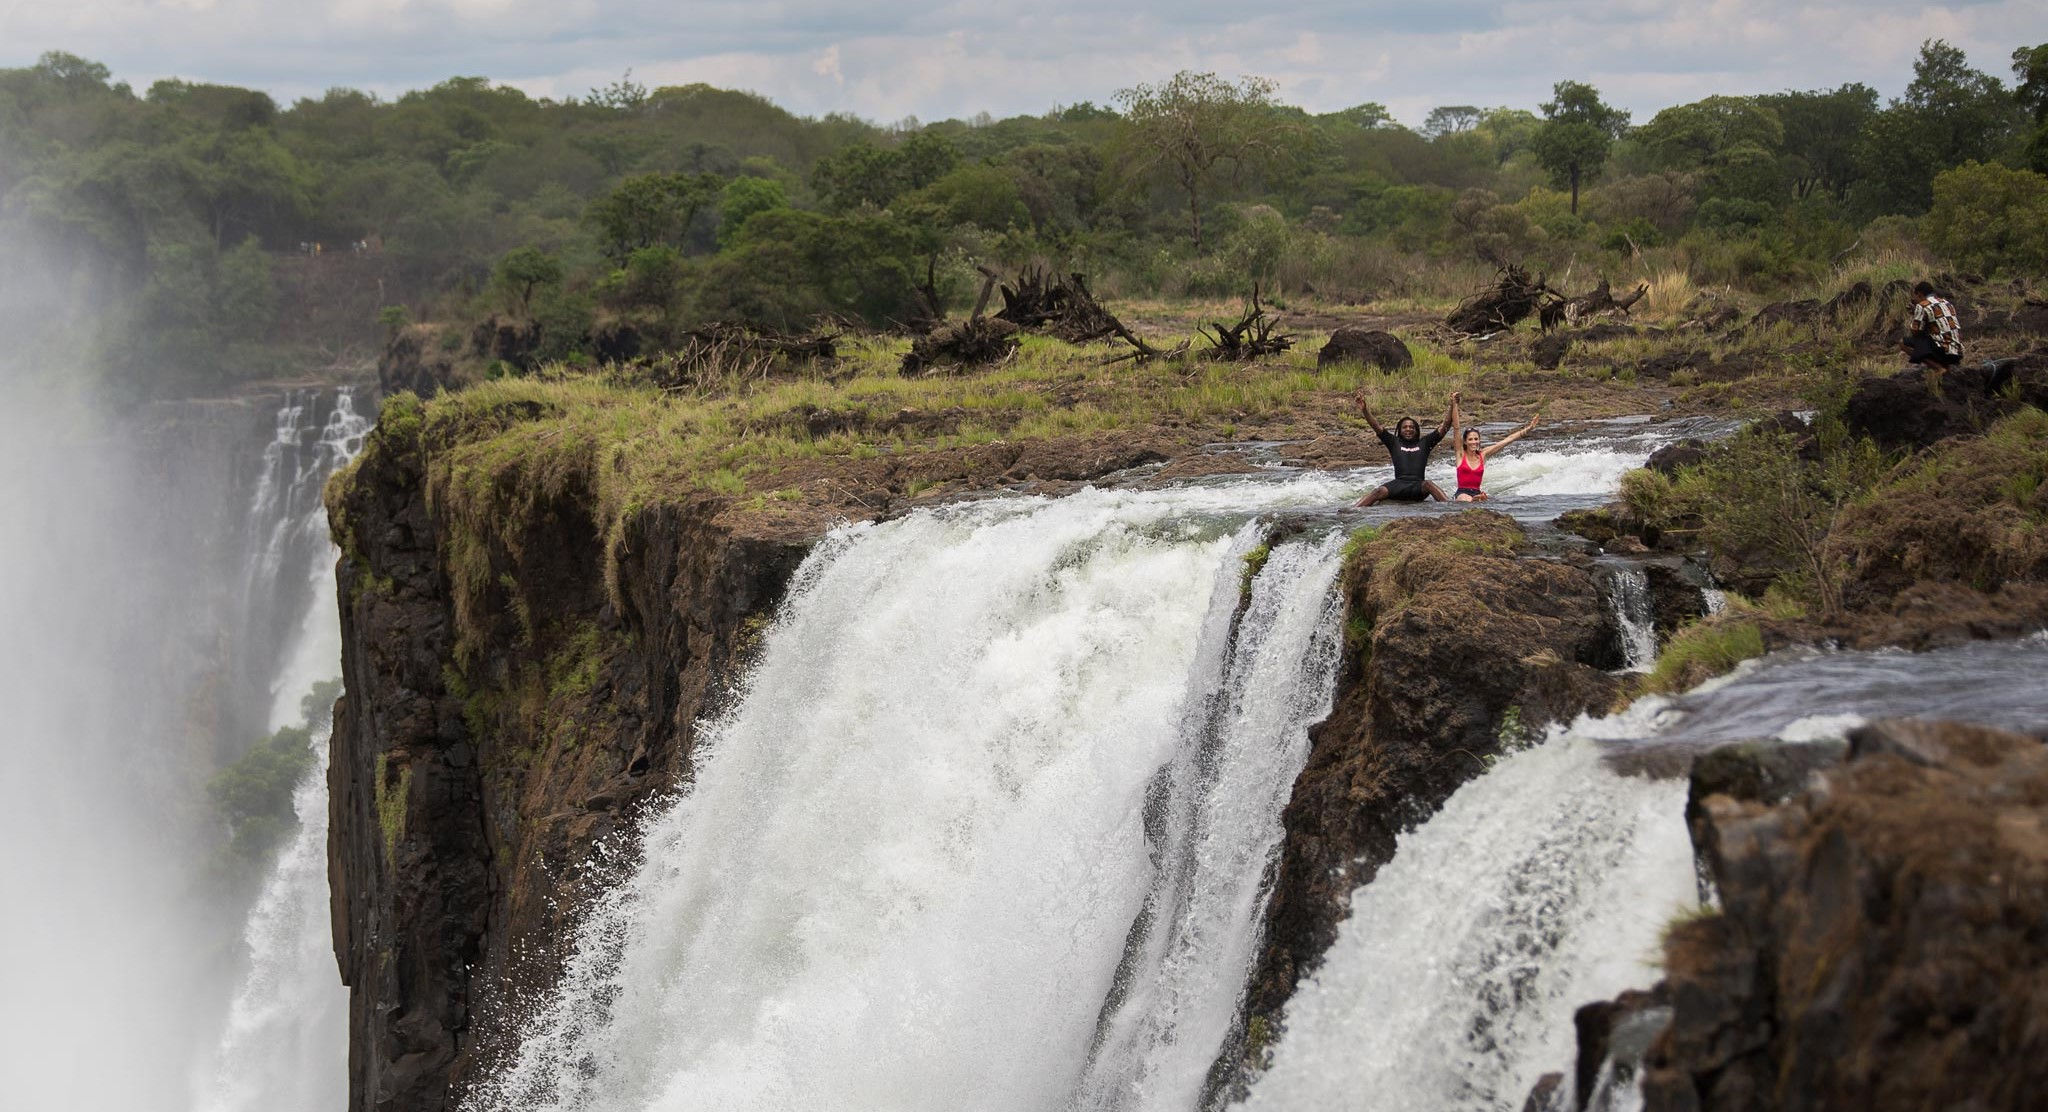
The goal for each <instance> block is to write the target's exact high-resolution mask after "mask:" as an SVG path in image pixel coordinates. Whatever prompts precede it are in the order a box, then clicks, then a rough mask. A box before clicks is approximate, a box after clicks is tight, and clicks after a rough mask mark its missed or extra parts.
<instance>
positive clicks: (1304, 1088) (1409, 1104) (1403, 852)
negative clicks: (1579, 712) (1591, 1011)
mask: <svg viewBox="0 0 2048 1112" xmlns="http://www.w3.org/2000/svg"><path fill="white" fill-rule="evenodd" d="M1651 709H1652V708H1650V707H1647V706H1646V707H1644V708H1643V709H1642V710H1641V711H1632V712H1631V713H1639V714H1648V713H1650V711H1651ZM1596 728H1597V727H1596V725H1595V724H1584V723H1582V724H1581V727H1580V729H1579V732H1577V733H1574V734H1569V735H1567V736H1564V737H1561V738H1554V739H1553V740H1551V741H1549V742H1547V743H1545V744H1542V745H1539V746H1537V747H1535V748H1533V749H1529V750H1525V751H1523V752H1520V753H1516V754H1513V755H1511V756H1508V757H1504V758H1502V759H1501V760H1500V761H1499V762H1498V763H1497V764H1496V765H1495V766H1494V767H1493V768H1492V769H1491V770H1490V771H1488V772H1487V773H1486V774H1485V775H1483V776H1481V777H1480V778H1479V779H1477V780H1475V781H1473V782H1472V783H1470V784H1467V785H1466V786H1465V787H1464V788H1462V789H1460V790H1459V791H1458V793H1457V794H1456V795H1454V796H1452V797H1451V800H1450V802H1449V803H1447V804H1446V805H1445V806H1444V808H1443V810H1442V811H1440V812H1439V813H1438V814H1436V815H1435V816H1434V817H1432V818H1431V819H1430V820H1429V821H1428V822H1427V823H1425V824H1424V825H1423V826H1421V827H1419V828H1418V829H1416V830H1414V831H1412V832H1411V833H1409V834H1407V835H1405V836H1403V838H1402V839H1401V843H1400V848H1399V850H1398V852H1397V853H1396V854H1395V856H1394V859H1393V860H1392V861H1391V862H1389V863H1388V864H1387V865H1386V866H1385V867H1384V868H1382V869H1381V870H1380V871H1379V874H1378V876H1376V877H1375V878H1374V880H1373V882H1372V883H1371V884H1369V885H1367V886H1366V887H1364V888H1362V889H1360V890H1359V891H1358V893H1357V894H1356V895H1355V896H1354V897H1353V899H1352V906H1351V917H1350V919H1348V920H1346V922H1345V923H1344V925H1343V927H1342V928H1341V929H1340V931H1339V933H1338V937H1337V941H1336V943H1335V944H1334V945H1333V946H1332V947H1331V949H1330V952H1329V953H1328V954H1327V955H1325V958H1324V964H1323V965H1322V967H1321V968H1320V969H1319V970H1318V971H1317V972H1316V973H1315V974H1314V975H1313V976H1312V977H1311V978H1310V979H1309V980H1308V981H1306V982H1305V983H1304V984H1303V985H1302V986H1301V987H1300V988H1299V989H1297V990H1296V992H1295V995H1294V998H1293V999H1292V1000H1291V1001H1289V1003H1288V1005H1287V1009H1286V1015H1285V1021H1284V1027H1285V1034H1284V1036H1283V1037H1282V1039H1281V1041H1280V1043H1279V1045H1278V1046H1277V1047H1276V1049H1275V1051H1274V1054H1273V1060H1272V1065H1271V1068H1270V1069H1268V1070H1267V1071H1266V1072H1265V1073H1264V1074H1263V1075H1262V1076H1261V1077H1259V1078H1258V1079H1257V1080H1256V1081H1255V1082H1254V1084H1253V1086H1252V1088H1251V1092H1250V1096H1249V1098H1248V1099H1247V1100H1246V1101H1245V1103H1244V1107H1246V1108H1251V1109H1265V1108H1273V1109H1287V1110H1292V1112H1299V1110H1310V1109H1326V1108H1368V1109H1388V1110H1390V1112H1391V1110H1400V1112H1406V1110H1410V1109H1430V1110H1432V1112H1439V1110H1451V1109H1489V1110H1490V1109H1508V1110H1512V1109H1516V1108H1519V1107H1521V1103H1522V1099H1523V1097H1524V1096H1526V1095H1527V1093H1528V1091H1529V1088H1530V1086H1531V1085H1532V1084H1533V1083H1534V1082H1535V1080H1536V1078H1537V1076H1539V1075H1540V1074H1542V1073H1543V1072H1545V1071H1548V1070H1552V1069H1556V1068H1559V1066H1560V1065H1561V1064H1564V1063H1568V1062H1569V1061H1570V1060H1571V1056H1572V1053H1573V1050H1572V1041H1571V1039H1572V1025H1571V1016H1572V1012H1573V1011H1574V1010H1576V1009H1577V1008H1578V1007H1579V1006H1580V1005H1581V1004H1585V1003H1587V1002H1589V1001H1592V1000H1598V999H1603V998H1606V997H1609V996H1612V995H1614V994H1615V993H1617V992H1619V991H1620V990H1621V989H1623V988H1628V987H1632V986H1636V985H1641V984H1646V983H1648V982H1649V981H1651V980H1653V979H1654V973H1653V971H1652V970H1651V968H1650V963H1651V962H1652V961H1654V960H1655V953H1654V950H1655V944H1656V940H1657V937H1658V931H1659V929H1660V928H1661V927H1662V925H1663V924H1664V923H1665V922H1666V921H1667V920H1668V919H1669V918H1670V916H1671V915H1672V914H1673V913H1674V912H1676V911H1678V910H1680V909H1682V908H1684V907H1686V906H1688V905H1689V904H1690V903H1691V902H1692V901H1693V899H1694V885H1693V871H1692V864H1691V862H1692V845H1691V842H1690V840H1689V839H1688V837H1687V835H1686V830H1685V821H1684V816H1683V812H1684V809H1685V785H1684V783H1683V782H1682V781H1676V780H1664V781H1659V780H1646V779H1631V778H1624V777H1621V776H1617V775H1615V774H1614V773H1612V772H1609V771H1607V769H1606V768H1605V767H1604V766H1603V764H1602V762H1601V750H1600V748H1599V746H1598V744H1597V743H1596V741H1595V740H1594V739H1593V737H1592V736H1591V732H1592V731H1593V730H1595V729H1596Z"/></svg>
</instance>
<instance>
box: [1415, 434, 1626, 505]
mask: <svg viewBox="0 0 2048 1112" xmlns="http://www.w3.org/2000/svg"><path fill="white" fill-rule="evenodd" d="M1644 455H1645V451H1643V450H1638V449H1637V448H1635V447H1633V446H1626V445H1618V444H1612V443H1600V442H1593V443H1585V444H1565V445H1557V446H1548V447H1536V446H1534V445H1530V446H1524V445H1520V444H1517V445H1511V446H1510V447H1508V448H1507V449H1506V450H1504V451H1502V452H1501V453H1499V454H1498V455H1496V456H1494V458H1493V459H1492V460H1490V461H1488V463H1487V465H1486V487H1485V489H1486V491H1487V493H1489V494H1491V495H1493V496H1494V497H1496V498H1499V497H1501V496H1503V495H1516V496H1520V497H1524V498H1526V497H1531V496H1535V495H1545V494H1598V493H1606V492H1611V491H1614V490H1618V489H1620V487H1621V477H1622V476H1623V475H1626V474H1627V473H1629V472H1630V471H1633V470H1635V469H1636V468H1638V467H1641V466H1642V465H1643V458H1644ZM1450 490H1451V488H1450V487H1448V486H1446V487H1445V488H1444V492H1445V493H1446V494H1448V493H1450Z"/></svg>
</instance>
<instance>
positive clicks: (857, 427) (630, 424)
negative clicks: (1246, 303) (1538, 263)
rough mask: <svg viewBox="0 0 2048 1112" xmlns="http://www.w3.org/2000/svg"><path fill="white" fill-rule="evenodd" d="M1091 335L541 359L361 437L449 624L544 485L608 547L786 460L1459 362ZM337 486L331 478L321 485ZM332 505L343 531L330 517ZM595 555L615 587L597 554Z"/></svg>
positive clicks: (1230, 422) (1334, 389)
mask: <svg viewBox="0 0 2048 1112" xmlns="http://www.w3.org/2000/svg"><path fill="white" fill-rule="evenodd" d="M1110 350H1112V349H1109V348H1107V347H1105V346H1102V345H1096V346H1091V347H1076V346H1074V345H1069V344H1065V343H1061V342H1059V341H1057V340H1052V339H1047V338H1043V337H1025V338H1024V340H1023V345H1022V347H1021V349H1020V350H1019V352H1018V353H1017V354H1016V356H1015V357H1013V358H1012V359H1011V360H1009V361H1008V362H1007V363H1005V364H1003V365H1001V366H998V367H994V368H989V369H985V370H981V371H976V372H973V373H966V374H941V375H933V376H929V377H916V378H905V377H904V376H902V375H901V374H899V373H898V372H897V364H898V360H899V359H900V356H901V351H902V344H901V342H900V341H895V342H892V341H888V340H877V339H865V338H863V339H857V340H854V341H852V342H850V343H848V344H846V345H845V355H844V356H843V357H842V358H841V359H840V360H839V361H838V362H837V363H836V364H834V365H831V366H829V367H818V368H813V369H811V370H808V371H806V372H804V373H802V374H800V375H797V376H794V377H776V378H769V379H761V380H751V381H729V382H727V383H725V384H724V385H723V386H722V387H720V388H715V389H711V390H707V391H699V392H665V391H662V390H659V389H656V388H654V387H651V386H645V385H634V384H630V383H622V382H620V381H617V380H614V379H610V378H608V377H606V376H604V375H602V374H595V373H573V372H565V371H562V370H560V369H552V370H549V371H547V372H544V373H542V374H539V375H536V376H534V377H530V378H505V379H497V380H492V381H487V382H483V383H479V384H477V385H475V386H472V387H469V388H467V389H464V390H459V391H454V392H452V393H446V394H442V395H439V396H437V397H435V398H433V399H431V400H428V401H425V402H422V401H420V400H419V399H417V398H415V397H413V396H412V395H409V394H399V395H395V396H393V397H391V398H389V399H386V402H385V406H384V409H383V412H382V413H381V415H380V418H379V427H378V430H377V432H376V434H375V435H373V437H372V439H371V450H372V452H376V451H382V450H385V449H386V448H387V447H389V446H391V445H392V444H394V443H396V444H401V445H408V446H410V445H417V447H418V449H419V450H420V453H421V456H422V462H423V463H424V465H425V469H426V488H427V495H428V498H429V500H430V502H431V503H432V504H434V505H435V506H436V507H437V508H438V510H439V512H441V513H443V514H445V515H446V516H447V517H448V519H449V520H450V521H451V523H452V524H453V525H454V526H455V527H456V528H455V529H454V530H453V532H452V533H451V536H450V541H449V544H450V551H449V552H448V553H447V554H446V556H447V559H448V561H449V564H450V571H451V573H452V576H453V578H454V580H455V582H456V587H457V590H456V592H455V595H456V607H457V611H458V613H457V619H458V624H461V625H463V626H465V627H468V626H473V625H474V623H473V622H471V621H468V620H467V618H468V617H469V616H467V615H465V614H464V613H463V611H464V609H465V608H466V606H469V605H480V604H481V602H480V600H481V599H482V598H483V597H484V595H485V594H486V593H487V590H488V585H489V582H490V578H491V575H492V574H493V573H492V561H491V556H490V548H489V541H488V538H507V537H517V536H519V535H520V533H521V529H520V526H521V523H523V522H526V521H529V520H531V518H532V516H533V515H534V514H535V513H536V512H537V510H538V509H539V508H540V507H542V506H544V505H547V504H549V503H552V502H554V501H555V500H557V499H559V498H562V497H564V496H574V497H575V498H576V499H577V500H579V501H585V502H587V503H590V505H591V510H592V517H593V518H594V520H595V521H596V522H597V524H598V526H599V528H600V529H601V530H603V532H604V535H605V538H606V545H607V548H608V550H609V551H610V552H611V553H612V554H613V555H616V553H617V551H618V542H619V541H620V539H621V538H622V535H623V529H624V526H625V523H626V522H627V521H629V520H630V519H631V518H632V517H633V516H634V515H635V514H636V513H638V512H639V511H640V510H642V509H644V508H646V507H648V506H652V505H658V504H663V503H667V502H675V501H680V500H682V499H684V498H687V497H689V496H690V495H692V494H695V493H699V492H713V493H718V494H726V495H744V494H747V493H749V492H753V493H756V494H758V495H759V496H760V497H761V498H762V499H764V500H766V499H769V498H771V497H772V498H775V499H783V498H787V497H789V495H790V494H791V493H792V491H791V488H789V487H788V486H786V485H785V484H786V483H787V482H788V481H789V480H790V478H791V476H792V475H793V474H799V473H802V472H803V471H804V470H805V469H804V468H803V467H801V466H799V465H801V464H803V463H805V461H814V460H819V459H825V460H869V459H875V458H878V457H883V456H889V455H896V454H908V453H915V452H928V451H934V450H943V449H948V448H956V447H964V446H973V445H978V444H988V443H992V442H995V441H999V440H1035V439H1045V438H1052V437H1060V436H1068V435H1085V434H1090V433H1099V432H1107V431H1112V430H1142V429H1147V428H1155V429H1165V430H1168V431H1169V432H1170V433H1178V434H1181V435H1185V436H1187V437H1188V438H1189V439H1190V440H1198V439H1207V438H1214V437H1228V436H1231V435H1234V434H1235V428H1236V425H1237V423H1238V422H1243V421H1264V420H1273V419H1279V418H1282V417H1285V416H1288V415H1290V414H1305V415H1313V416H1316V417H1321V418H1324V419H1327V418H1329V417H1333V416H1334V415H1336V414H1340V413H1341V414H1349V413H1350V412H1351V406H1350V401H1349V394H1350V393H1351V392H1352V391H1354V390H1356V389H1358V388H1360V387H1362V386H1363V387H1368V388H1369V389H1370V392H1371V395H1372V397H1373V398H1374V401H1375V403H1376V404H1377V405H1378V406H1379V407H1380V408H1381V410H1382V411H1383V412H1386V413H1397V412H1407V411H1410V410H1416V411H1423V410H1433V409H1434V408H1435V407H1436V406H1438V405H1440V404H1441V403H1442V399H1443V397H1444V395H1446V394H1448V393H1449V392H1450V391H1451V390H1453V389H1456V388H1458V386H1459V385H1461V384H1462V383H1463V382H1464V380H1465V379H1466V377H1467V376H1468V375H1469V374H1470V368H1469V367H1468V366H1467V365H1466V364H1464V363H1461V362H1459V361H1457V360H1454V359H1451V358H1449V357H1446V356H1443V355H1439V354H1434V353H1429V352H1424V351H1418V352H1417V353H1416V364H1415V366H1413V367H1411V368H1407V369H1405V370H1403V371H1400V372H1395V373H1392V374H1384V373H1381V372H1377V371H1368V370H1366V369H1364V368H1363V367H1359V366H1356V365H1352V366H1344V367H1333V368H1330V369H1328V370H1318V369H1317V368H1316V367H1315V365H1314V355H1313V354H1312V353H1310V352H1305V351H1298V350H1297V351H1293V352H1289V353H1286V354H1285V355H1283V356H1281V357H1279V358H1275V359H1271V360H1266V361H1263V362H1260V363H1255V364H1227V363H1212V362H1208V361H1205V360H1188V361H1184V362H1159V363H1154V364H1146V365H1134V364H1131V363H1129V362H1125V363H1119V364H1114V365H1111V366H1102V365H1101V360H1102V358H1103V357H1104V355H1105V353H1107V352H1108V351H1110ZM813 427H817V428H821V429H827V430H830V431H824V432H821V433H818V434H813V432H812V431H811V429H812V428H813ZM1361 429H1362V426H1361ZM366 454H367V453H366ZM810 472H811V473H812V474H815V473H816V468H815V467H812V468H811V469H810ZM347 482H348V479H347V477H346V476H341V477H338V478H337V480H336V484H337V485H336V490H339V489H341V488H342V487H343V486H344V485H345V484H346V483H347ZM841 485H843V484H841ZM796 497H799V498H800V497H802V495H801V493H797V494H796ZM339 504H340V500H339V499H338V498H331V499H330V507H338V506H339ZM335 521H336V523H337V535H338V536H340V537H341V538H342V540H343V542H344V544H345V545H346V544H348V543H349V537H348V536H347V526H346V523H345V522H344V521H343V520H342V519H341V517H340V516H338V515H337V516H336V517H335ZM607 565H608V566H607V579H608V581H609V582H608V586H610V587H612V588H613V590H614V593H616V587H617V583H616V578H615V575H616V564H615V561H614V560H607Z"/></svg>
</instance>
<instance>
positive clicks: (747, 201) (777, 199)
mask: <svg viewBox="0 0 2048 1112" xmlns="http://www.w3.org/2000/svg"><path fill="white" fill-rule="evenodd" d="M788 207H789V191H788V190H787V189H784V188H783V187H782V183H781V182H779V181H775V180H774V179H772V178H754V177H745V178H734V179H732V181H731V182H729V183H727V185H726V187H725V191H724V192H723V193H720V194H719V195H718V242H719V244H720V245H721V246H723V245H725V244H729V243H731V242H732V241H733V238H734V237H735V236H737V235H738V234H739V230H740V229H741V228H743V227H745V226H746V223H747V220H748V219H749V218H750V217H752V216H753V215H754V214H755V213H757V212H767V211H768V210H770V209H779V208H788Z"/></svg>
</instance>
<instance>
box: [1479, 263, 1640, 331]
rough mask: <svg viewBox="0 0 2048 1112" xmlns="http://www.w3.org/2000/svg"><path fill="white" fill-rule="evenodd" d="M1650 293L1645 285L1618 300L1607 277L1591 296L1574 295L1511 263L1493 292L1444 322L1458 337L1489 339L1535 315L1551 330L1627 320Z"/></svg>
mask: <svg viewBox="0 0 2048 1112" xmlns="http://www.w3.org/2000/svg"><path fill="white" fill-rule="evenodd" d="M1649 292H1650V284H1649V283H1647V282H1644V283H1641V284H1639V285H1637V286H1636V288H1635V290H1634V291H1633V292H1631V293H1630V294H1629V295H1628V296H1627V297H1624V298H1616V297H1615V296H1614V290H1613V287H1611V286H1610V285H1609V284H1608V282H1607V279H1605V278H1602V279H1600V285H1599V286H1598V287H1596V288H1595V289H1594V290H1593V291H1592V292H1590V293H1584V294H1580V295H1579V296H1577V297H1569V296H1566V295H1565V294H1562V293H1559V292H1558V291H1557V290H1554V289H1552V288H1551V287H1550V286H1549V284H1548V283H1546V282H1545V281H1544V280H1543V278H1542V277H1541V276H1538V277H1535V278H1531V277H1530V276H1529V272H1528V271H1527V270H1524V269H1523V268H1521V267H1519V266H1516V265H1514V264H1513V263H1509V264H1508V265H1506V266H1504V267H1502V268H1501V269H1500V275H1499V277H1498V278H1496V279H1495V281H1494V284H1493V286H1492V287H1491V288H1489V289H1486V290H1483V291H1481V292H1479V293H1477V294H1474V295H1472V296H1471V297H1468V298H1466V299H1465V300H1464V301H1463V302H1461V303H1460V304H1459V305H1458V307H1457V308H1456V309H1455V310H1453V311H1452V312H1451V315H1450V316H1448V317H1445V318H1444V325H1445V327H1447V328H1449V329H1450V330H1451V332H1452V333H1453V334H1454V335H1457V336H1463V337H1471V336H1487V335H1491V334H1493V333H1495V332H1505V331H1507V330H1508V329H1511V328H1513V327H1514V326H1515V325H1517V324H1520V323H1521V322H1523V321H1525V320H1527V319H1529V318H1530V317H1532V316H1533V317H1535V318H1536V323H1537V325H1538V327H1540V328H1541V329H1542V330H1543V331H1545V332H1548V331H1550V330H1551V329H1553V328H1557V327H1559V326H1560V325H1570V324H1576V323H1578V322H1579V321H1582V320H1585V319H1588V318H1590V317H1595V316H1599V315H1601V314H1603V313H1620V314H1622V315H1623V316H1626V315H1628V311H1629V310H1630V309H1631V308H1633V307H1634V306H1635V304H1636V302H1638V301H1641V300H1642V299H1643V298H1644V297H1645V296H1646V295H1648V294H1649Z"/></svg>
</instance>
